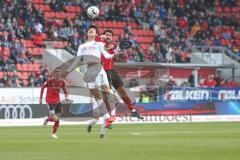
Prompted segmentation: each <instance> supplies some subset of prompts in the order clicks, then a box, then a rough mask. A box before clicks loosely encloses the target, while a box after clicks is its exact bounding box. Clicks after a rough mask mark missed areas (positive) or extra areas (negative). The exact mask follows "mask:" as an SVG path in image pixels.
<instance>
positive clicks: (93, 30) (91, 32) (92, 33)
mask: <svg viewBox="0 0 240 160" xmlns="http://www.w3.org/2000/svg"><path fill="white" fill-rule="evenodd" d="M97 35H98V27H97V26H95V25H91V26H89V27H88V30H87V37H88V39H94V38H95V37H96V36H97Z"/></svg>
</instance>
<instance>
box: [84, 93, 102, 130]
mask: <svg viewBox="0 0 240 160" xmlns="http://www.w3.org/2000/svg"><path fill="white" fill-rule="evenodd" d="M90 94H91V95H92V96H93V97H94V99H95V101H96V103H93V119H91V120H90V121H89V123H88V128H87V132H91V130H92V126H93V125H94V124H96V123H97V122H98V120H99V115H98V114H99V113H98V111H97V110H98V105H101V103H103V101H101V96H100V93H99V89H98V88H93V89H90Z"/></svg>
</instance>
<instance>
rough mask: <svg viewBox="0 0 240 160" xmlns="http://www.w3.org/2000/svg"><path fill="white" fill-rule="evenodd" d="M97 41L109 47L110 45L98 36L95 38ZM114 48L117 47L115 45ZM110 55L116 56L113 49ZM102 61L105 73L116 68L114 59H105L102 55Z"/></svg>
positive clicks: (109, 51)
mask: <svg viewBox="0 0 240 160" xmlns="http://www.w3.org/2000/svg"><path fill="white" fill-rule="evenodd" d="M95 41H97V42H103V43H104V44H105V46H106V47H107V46H108V45H109V43H108V42H106V41H104V40H102V39H101V38H100V37H99V36H97V37H96V38H95ZM114 46H115V47H116V45H115V44H114ZM108 53H109V54H114V51H113V49H112V50H108ZM101 61H102V65H103V69H104V70H105V71H109V70H112V69H113V68H114V61H113V59H112V58H105V57H104V56H103V55H101Z"/></svg>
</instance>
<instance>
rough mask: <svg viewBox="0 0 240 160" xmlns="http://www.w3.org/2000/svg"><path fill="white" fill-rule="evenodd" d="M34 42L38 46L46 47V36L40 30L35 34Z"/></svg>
mask: <svg viewBox="0 0 240 160" xmlns="http://www.w3.org/2000/svg"><path fill="white" fill-rule="evenodd" d="M33 44H34V45H36V46H37V47H46V45H45V44H44V37H43V35H42V34H41V33H40V32H38V33H37V34H36V35H35V36H34V39H33Z"/></svg>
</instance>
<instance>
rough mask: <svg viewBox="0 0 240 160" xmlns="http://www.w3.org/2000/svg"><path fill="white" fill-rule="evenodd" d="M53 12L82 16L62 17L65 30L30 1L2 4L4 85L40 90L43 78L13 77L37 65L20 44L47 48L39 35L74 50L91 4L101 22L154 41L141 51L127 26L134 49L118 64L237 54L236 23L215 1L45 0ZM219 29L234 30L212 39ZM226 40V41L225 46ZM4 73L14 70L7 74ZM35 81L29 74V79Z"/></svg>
mask: <svg viewBox="0 0 240 160" xmlns="http://www.w3.org/2000/svg"><path fill="white" fill-rule="evenodd" d="M45 3H46V4H49V6H50V8H51V9H52V10H53V11H56V12H59V11H63V12H65V8H64V6H67V5H77V6H80V7H81V11H82V13H81V14H80V15H79V16H77V17H76V19H69V18H66V19H64V24H63V26H60V25H59V24H58V21H57V20H51V21H50V20H48V19H45V18H44V12H42V11H40V10H37V9H36V8H35V7H34V5H33V4H32V2H31V0H21V1H17V0H2V1H0V6H1V10H0V32H1V35H0V53H1V54H0V71H1V72H4V76H3V78H2V79H0V84H2V86H25V85H24V84H26V85H30V86H38V85H39V84H41V83H40V82H41V81H42V79H43V80H44V79H46V78H47V76H46V75H47V74H41V71H40V73H33V74H32V75H34V76H35V75H36V76H35V78H34V80H32V79H33V78H32V79H29V81H27V82H24V80H21V79H19V78H18V80H16V78H14V76H12V75H15V74H16V72H17V70H16V64H19V63H20V64H29V63H35V61H34V59H33V57H32V56H31V55H30V54H29V53H28V50H27V47H26V44H25V43H24V40H31V41H33V44H34V45H35V46H37V47H45V44H44V40H45V39H44V36H43V33H45V34H47V35H48V40H60V41H62V40H64V41H68V42H69V44H70V46H71V47H72V48H75V49H77V47H78V46H79V45H80V44H81V43H83V42H84V41H85V39H86V36H85V33H86V30H87V28H88V26H89V25H91V23H93V22H92V21H91V20H90V19H88V18H87V17H86V15H85V14H84V12H85V9H86V8H87V7H88V6H90V5H93V4H94V5H96V6H98V7H99V8H100V16H99V20H109V21H126V22H130V21H133V22H136V23H137V24H138V26H139V27H140V28H141V29H150V30H152V31H153V33H154V40H153V42H152V43H151V45H150V47H149V48H148V49H147V50H144V49H143V48H141V45H140V44H139V43H138V42H137V41H136V35H134V34H133V32H132V28H131V27H130V26H129V25H128V23H126V26H125V28H124V33H123V34H122V35H120V37H119V39H129V40H130V41H131V42H132V46H133V47H132V48H131V49H129V50H126V51H124V52H125V54H124V55H123V56H122V57H120V58H119V59H118V61H121V62H129V63H131V62H163V63H187V62H190V55H191V47H192V46H193V45H207V46H225V47H227V48H228V49H229V50H232V51H234V52H235V53H236V54H237V55H239V56H240V51H239V50H238V49H235V48H233V46H232V44H231V43H230V42H231V38H232V33H231V31H232V30H238V31H239V30H240V28H239V26H240V25H239V22H238V21H237V20H236V19H235V18H234V17H230V18H227V17H226V16H224V15H223V16H217V15H216V13H215V10H214V0H159V1H155V0H149V1H145V0H116V1H110V0H104V1H98V0H91V1H89V0H69V1H64V0H45ZM221 5H223V6H230V7H231V6H234V5H235V0H222V1H221ZM219 26H230V27H231V28H232V30H229V31H226V32H224V33H221V34H222V35H221V39H220V37H219V35H216V29H217V28H218V27H219ZM225 42H229V43H227V44H226V43H225ZM6 72H12V73H11V74H8V73H6ZM31 77H33V76H31Z"/></svg>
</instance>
